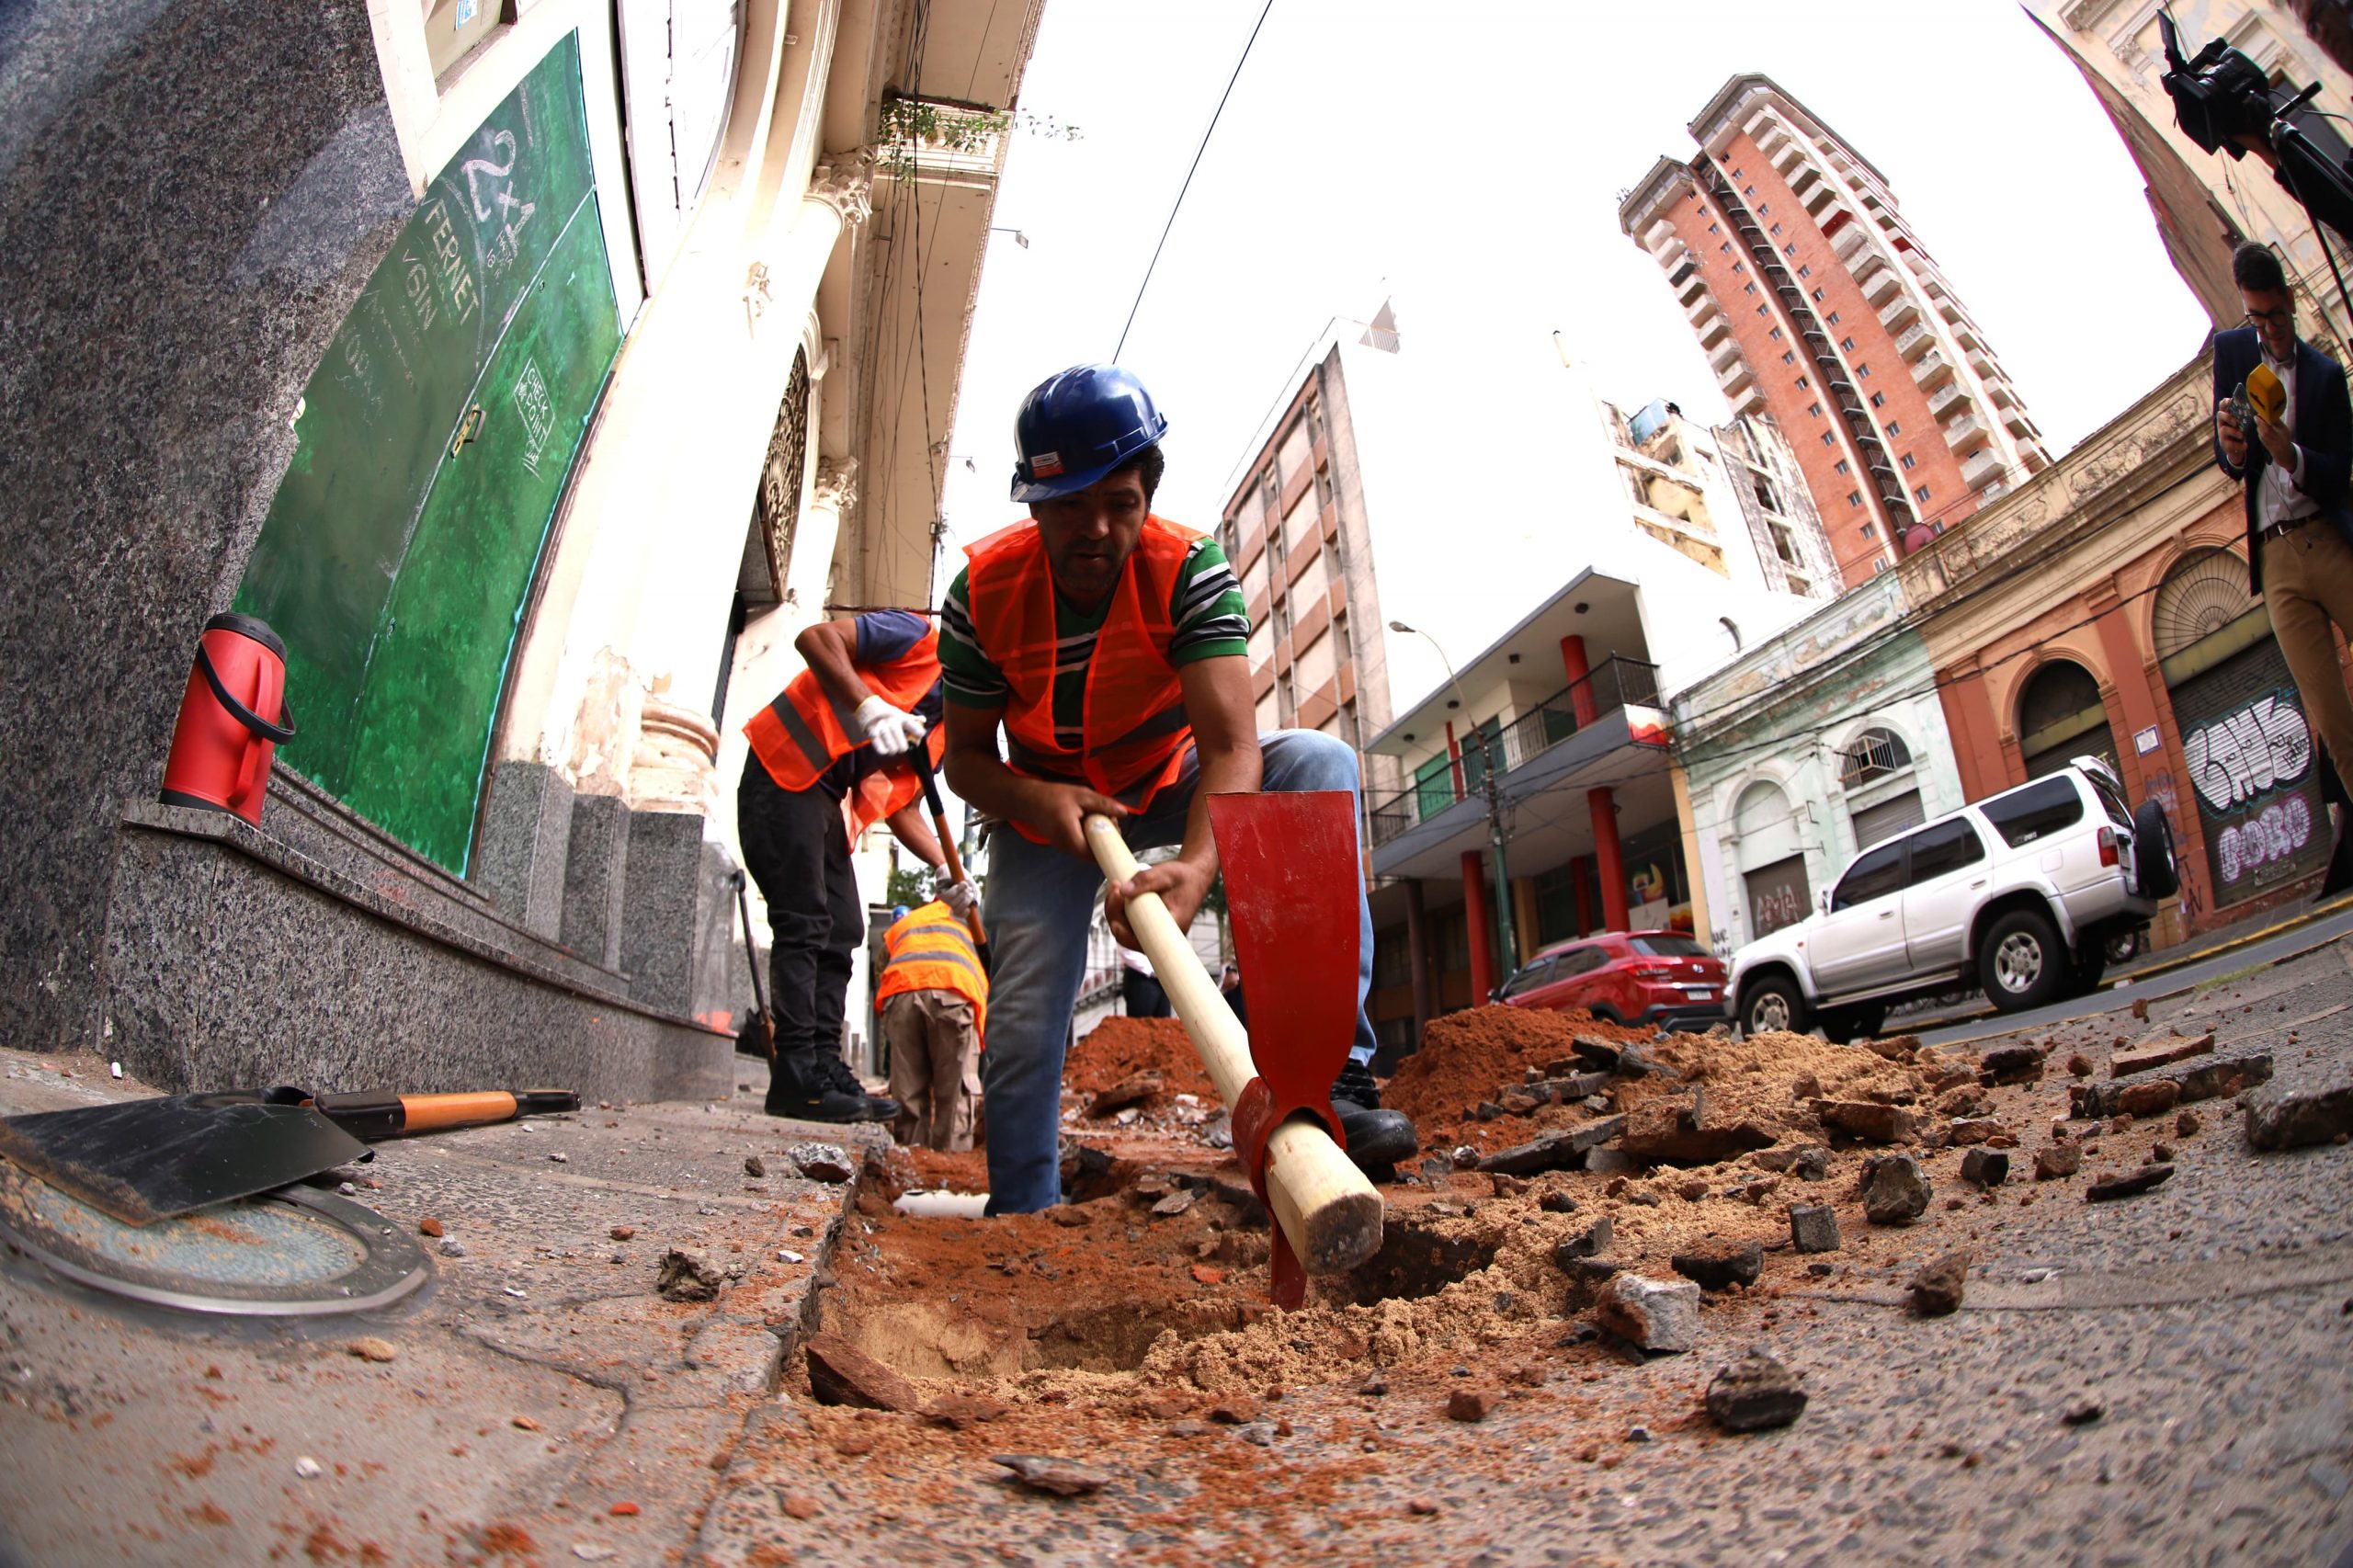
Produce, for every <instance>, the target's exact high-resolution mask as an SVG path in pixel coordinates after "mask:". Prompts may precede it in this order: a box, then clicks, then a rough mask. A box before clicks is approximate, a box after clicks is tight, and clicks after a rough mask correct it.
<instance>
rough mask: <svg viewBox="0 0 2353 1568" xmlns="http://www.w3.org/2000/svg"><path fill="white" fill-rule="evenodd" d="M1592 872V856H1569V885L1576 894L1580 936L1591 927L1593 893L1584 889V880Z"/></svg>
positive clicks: (1578, 933) (1578, 932)
mask: <svg viewBox="0 0 2353 1568" xmlns="http://www.w3.org/2000/svg"><path fill="white" fill-rule="evenodd" d="M1592 874H1593V857H1591V856H1590V855H1572V856H1570V857H1569V885H1570V887H1571V889H1572V890H1574V892H1575V893H1576V895H1577V935H1578V936H1580V937H1582V936H1584V935H1585V934H1586V932H1587V931H1590V930H1592V929H1593V895H1592V894H1590V893H1588V892H1586V886H1585V884H1586V879H1587V878H1588V877H1590V876H1591V875H1592Z"/></svg>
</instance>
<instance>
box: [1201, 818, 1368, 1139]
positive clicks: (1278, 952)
mask: <svg viewBox="0 0 2353 1568" xmlns="http://www.w3.org/2000/svg"><path fill="white" fill-rule="evenodd" d="M1210 825H1211V829H1212V830H1214V831H1215V833H1216V835H1217V852H1218V861H1219V864H1220V866H1221V867H1222V869H1223V872H1224V876H1225V907H1226V915H1227V917H1228V918H1229V919H1230V920H1231V921H1232V923H1233V950H1234V959H1235V960H1236V961H1237V962H1238V963H1239V964H1240V965H1241V967H1242V983H1243V987H1244V989H1245V991H1246V992H1247V993H1248V994H1249V998H1250V1059H1251V1061H1252V1062H1255V1063H1256V1065H1257V1068H1258V1075H1259V1076H1260V1077H1262V1078H1264V1079H1266V1080H1267V1088H1269V1089H1270V1090H1272V1091H1273V1093H1274V1097H1275V1102H1276V1104H1277V1105H1278V1106H1279V1108H1280V1115H1279V1116H1278V1117H1277V1119H1278V1120H1280V1119H1281V1118H1282V1116H1288V1115H1289V1114H1290V1112H1291V1111H1292V1110H1295V1109H1297V1108H1301V1107H1309V1108H1313V1109H1314V1110H1315V1112H1316V1113H1317V1115H1318V1117H1319V1118H1320V1117H1323V1116H1324V1115H1325V1114H1326V1112H1327V1111H1328V1108H1329V1107H1330V1105H1331V1100H1332V1080H1333V1079H1335V1078H1336V1077H1338V1076H1339V1075H1340V1069H1341V1068H1342V1067H1343V1066H1345V1065H1346V1064H1347V1059H1348V1046H1349V1044H1350V1042H1351V1041H1353V1040H1355V1038H1356V1026H1357V1005H1358V1004H1357V972H1358V954H1357V942H1358V924H1357V910H1358V901H1359V899H1360V897H1361V892H1360V890H1361V886H1362V878H1363V871H1362V869H1361V866H1360V863H1359V861H1358V857H1357V813H1356V797H1355V796H1354V795H1353V794H1351V793H1350V792H1349V791H1347V790H1294V791H1287V792H1284V793H1281V794H1258V795H1212V796H1211V797H1210Z"/></svg>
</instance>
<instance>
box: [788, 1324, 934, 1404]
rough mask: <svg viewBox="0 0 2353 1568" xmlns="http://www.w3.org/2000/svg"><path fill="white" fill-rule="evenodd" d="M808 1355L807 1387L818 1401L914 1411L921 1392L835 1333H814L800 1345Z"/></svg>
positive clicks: (922, 1402)
mask: <svg viewBox="0 0 2353 1568" xmlns="http://www.w3.org/2000/svg"><path fill="white" fill-rule="evenodd" d="M802 1348H803V1350H804V1352H805V1353H806V1355H807V1357H808V1358H809V1391H810V1392H812V1393H813V1394H815V1395H816V1396H817V1403H820V1404H847V1405H855V1406H858V1407H859V1408H861V1409H865V1410H905V1411H916V1410H921V1409H922V1408H923V1407H924V1401H923V1395H921V1394H920V1393H917V1392H915V1385H914V1384H913V1383H911V1382H909V1381H907V1380H906V1379H905V1378H903V1377H901V1376H900V1375H899V1374H898V1373H897V1372H895V1371H893V1370H892V1369H890V1368H888V1367H886V1366H884V1365H883V1364H882V1363H881V1362H880V1361H878V1360H876V1359H875V1358H873V1357H871V1356H869V1355H868V1354H867V1353H866V1352H865V1351H863V1350H860V1349H859V1348H858V1346H855V1345H852V1344H851V1343H850V1342H849V1341H848V1340H847V1339H844V1338H843V1337H842V1336H841V1335H838V1334H814V1335H810V1336H809V1341H808V1343H807V1345H805V1346H803V1347H802Z"/></svg>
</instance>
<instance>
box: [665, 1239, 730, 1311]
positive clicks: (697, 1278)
mask: <svg viewBox="0 0 2353 1568" xmlns="http://www.w3.org/2000/svg"><path fill="white" fill-rule="evenodd" d="M724 1278H725V1276H723V1275H722V1273H721V1272H720V1271H719V1269H718V1268H717V1267H714V1266H713V1265H712V1264H711V1263H710V1260H709V1259H707V1258H705V1257H703V1256H700V1255H699V1254H697V1253H691V1252H682V1251H680V1250H679V1249H677V1248H676V1247H673V1248H671V1249H670V1250H669V1251H668V1252H665V1253H664V1254H663V1255H662V1261H661V1262H660V1263H659V1264H657V1265H656V1266H655V1269H654V1290H655V1292H656V1293H657V1294H659V1295H660V1296H661V1297H662V1298H663V1300H665V1301H717V1300H718V1299H719V1287H720V1285H721V1284H722V1281H723V1280H724Z"/></svg>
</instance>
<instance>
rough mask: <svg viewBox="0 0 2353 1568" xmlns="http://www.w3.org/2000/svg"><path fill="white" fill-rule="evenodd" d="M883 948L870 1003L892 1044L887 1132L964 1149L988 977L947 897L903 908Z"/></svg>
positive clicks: (977, 1077)
mask: <svg viewBox="0 0 2353 1568" xmlns="http://www.w3.org/2000/svg"><path fill="white" fill-rule="evenodd" d="M951 885H953V884H951ZM967 907H968V908H969V907H970V906H969V905H967ZM882 947H883V949H884V951H885V952H886V953H887V954H888V957H887V959H886V960H885V961H884V963H883V965H882V979H881V983H878V984H877V985H876V986H875V988H874V1000H875V1003H876V1005H877V1006H879V1007H880V1008H881V1030H882V1038H883V1039H884V1040H888V1041H890V1042H891V1097H892V1099H895V1100H897V1101H898V1102H899V1114H898V1117H897V1119H895V1120H894V1121H893V1122H892V1125H891V1131H892V1136H894V1137H896V1138H897V1139H898V1141H899V1142H902V1143H921V1144H923V1145H924V1147H926V1148H927V1149H949V1150H955V1149H969V1148H971V1147H972V1107H973V1102H974V1099H975V1097H976V1096H978V1095H979V1094H980V1092H981V1045H982V1041H983V1039H985V1037H986V1030H987V1028H988V1022H989V977H988V975H987V973H986V972H985V971H983V969H982V968H981V955H980V953H979V952H978V951H977V950H976V949H974V948H973V946H972V932H971V931H970V930H969V929H968V928H967V927H966V926H965V924H964V917H963V916H962V915H958V914H957V913H956V911H955V910H953V909H951V908H949V905H948V903H947V902H946V901H945V900H943V899H933V900H932V901H931V902H930V903H926V904H921V905H918V906H917V907H916V908H915V909H913V910H910V909H908V908H907V907H906V906H905V905H904V904H901V905H900V906H899V909H898V918H897V919H896V920H895V921H893V922H892V926H891V928H890V929H889V930H887V931H885V932H883V933H882Z"/></svg>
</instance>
